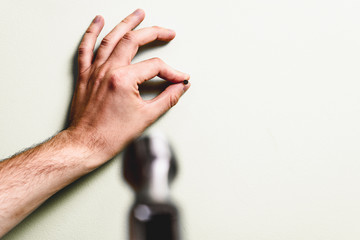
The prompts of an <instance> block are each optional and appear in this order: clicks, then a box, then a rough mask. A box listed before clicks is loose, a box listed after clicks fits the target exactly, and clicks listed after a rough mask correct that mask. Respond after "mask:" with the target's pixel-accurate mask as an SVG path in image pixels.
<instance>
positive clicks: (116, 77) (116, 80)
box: [108, 70, 127, 90]
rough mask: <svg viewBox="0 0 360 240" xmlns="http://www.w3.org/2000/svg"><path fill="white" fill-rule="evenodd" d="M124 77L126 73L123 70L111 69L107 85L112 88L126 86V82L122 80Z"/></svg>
mask: <svg viewBox="0 0 360 240" xmlns="http://www.w3.org/2000/svg"><path fill="white" fill-rule="evenodd" d="M125 79H126V75H125V72H123V71H119V70H117V71H112V72H111V73H109V80H108V81H109V87H110V89H112V90H119V89H121V88H126V87H127V84H126V81H124V80H125Z"/></svg>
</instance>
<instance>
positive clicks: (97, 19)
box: [93, 15, 104, 23]
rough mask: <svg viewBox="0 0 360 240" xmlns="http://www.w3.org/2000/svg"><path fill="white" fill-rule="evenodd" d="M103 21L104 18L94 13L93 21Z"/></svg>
mask: <svg viewBox="0 0 360 240" xmlns="http://www.w3.org/2000/svg"><path fill="white" fill-rule="evenodd" d="M103 21H104V18H103V17H102V16H101V15H96V17H95V18H94V20H93V23H100V22H103Z"/></svg>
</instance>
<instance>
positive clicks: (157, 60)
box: [151, 57, 164, 65]
mask: <svg viewBox="0 0 360 240" xmlns="http://www.w3.org/2000/svg"><path fill="white" fill-rule="evenodd" d="M151 60H152V61H153V62H155V64H157V65H162V64H163V63H164V61H163V60H162V59H161V58H159V57H154V58H152V59H151Z"/></svg>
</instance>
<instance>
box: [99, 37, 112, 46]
mask: <svg viewBox="0 0 360 240" xmlns="http://www.w3.org/2000/svg"><path fill="white" fill-rule="evenodd" d="M100 45H101V46H104V47H107V46H110V45H111V40H110V38H109V37H104V38H103V40H102V41H101V43H100Z"/></svg>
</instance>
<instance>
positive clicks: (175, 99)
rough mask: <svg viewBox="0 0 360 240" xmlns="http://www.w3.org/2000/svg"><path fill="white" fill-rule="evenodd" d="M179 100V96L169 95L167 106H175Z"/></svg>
mask: <svg viewBox="0 0 360 240" xmlns="http://www.w3.org/2000/svg"><path fill="white" fill-rule="evenodd" d="M178 101H179V98H178V97H177V96H174V95H171V96H170V98H169V107H170V108H172V107H173V106H175V105H176V104H177V103H178Z"/></svg>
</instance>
